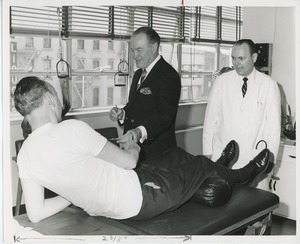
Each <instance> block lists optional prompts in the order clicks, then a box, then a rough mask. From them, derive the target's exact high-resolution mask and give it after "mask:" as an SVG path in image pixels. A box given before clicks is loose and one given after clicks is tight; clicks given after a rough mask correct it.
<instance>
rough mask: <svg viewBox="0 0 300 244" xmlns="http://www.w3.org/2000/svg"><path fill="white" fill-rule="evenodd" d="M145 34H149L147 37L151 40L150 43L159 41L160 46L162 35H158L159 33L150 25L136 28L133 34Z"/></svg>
mask: <svg viewBox="0 0 300 244" xmlns="http://www.w3.org/2000/svg"><path fill="white" fill-rule="evenodd" d="M141 33H143V34H145V35H147V38H148V40H149V42H150V43H155V42H156V43H157V44H158V46H159V44H160V36H159V35H158V33H157V32H156V31H155V30H154V29H153V28H151V27H149V26H143V27H140V28H138V29H136V30H135V31H134V32H133V33H132V35H133V36H135V35H137V34H141Z"/></svg>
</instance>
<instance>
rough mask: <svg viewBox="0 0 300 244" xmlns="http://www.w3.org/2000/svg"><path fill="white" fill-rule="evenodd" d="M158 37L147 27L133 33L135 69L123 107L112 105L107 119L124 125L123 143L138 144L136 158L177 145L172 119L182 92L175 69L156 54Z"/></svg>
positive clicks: (174, 116) (157, 51)
mask: <svg viewBox="0 0 300 244" xmlns="http://www.w3.org/2000/svg"><path fill="white" fill-rule="evenodd" d="M159 45H160V36H159V35H158V34H157V32H156V31H155V30H153V29H152V28H150V27H141V28H139V29H137V30H136V31H134V32H133V34H132V36H131V40H130V48H131V51H132V53H133V58H134V60H135V63H136V67H137V68H138V70H137V71H136V72H135V74H134V76H133V80H132V84H131V87H130V92H129V99H128V103H127V104H126V106H125V107H124V108H123V109H121V108H117V107H114V108H112V110H111V111H110V118H111V119H112V120H113V121H117V120H118V121H119V122H120V123H121V124H124V135H123V136H122V137H120V138H119V141H120V142H121V143H122V142H123V143H124V142H126V140H127V139H128V138H133V139H134V140H135V141H136V142H139V143H140V146H141V152H140V158H139V161H140V162H141V161H144V160H146V159H149V158H153V157H156V156H158V155H160V154H161V153H162V152H164V151H166V150H168V149H170V148H173V147H175V146H176V138H175V120H176V114H177V110H178V103H179V98H180V91H181V81H180V77H179V75H178V73H177V71H176V70H175V69H174V68H173V67H172V66H171V65H170V64H169V63H167V62H166V61H165V60H164V59H163V57H162V56H160V55H159Z"/></svg>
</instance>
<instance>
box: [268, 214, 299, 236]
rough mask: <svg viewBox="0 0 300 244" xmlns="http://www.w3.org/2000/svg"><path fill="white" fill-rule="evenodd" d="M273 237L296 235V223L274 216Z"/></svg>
mask: <svg viewBox="0 0 300 244" xmlns="http://www.w3.org/2000/svg"><path fill="white" fill-rule="evenodd" d="M272 220H273V221H272V230H271V235H296V221H295V220H290V219H286V218H283V217H279V216H276V215H273V219H272Z"/></svg>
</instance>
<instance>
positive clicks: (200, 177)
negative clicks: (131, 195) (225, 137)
mask: <svg viewBox="0 0 300 244" xmlns="http://www.w3.org/2000/svg"><path fill="white" fill-rule="evenodd" d="M213 166H214V163H213V162H211V161H210V160H209V159H207V158H206V157H204V156H196V157H193V158H192V159H191V160H188V161H177V162H176V163H174V164H173V165H172V164H169V163H167V164H164V163H163V162H161V164H160V165H159V166H158V165H155V166H154V165H151V164H143V165H141V166H140V167H139V168H138V169H136V172H137V175H138V177H139V180H140V184H141V188H142V194H143V203H142V207H141V210H140V212H139V214H138V215H137V216H135V217H133V218H132V219H135V220H142V219H149V218H152V217H154V216H156V215H159V214H161V213H163V212H167V211H171V210H175V209H177V208H178V207H179V206H181V205H182V204H184V203H185V202H187V201H188V200H189V199H191V198H192V197H193V196H194V195H195V194H197V191H198V189H199V188H200V186H201V185H202V183H203V182H204V181H205V180H206V179H208V178H210V177H214V176H217V175H218V174H217V172H216V171H215V169H214V167H213Z"/></svg>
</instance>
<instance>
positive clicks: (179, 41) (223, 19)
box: [10, 6, 243, 111]
mask: <svg viewBox="0 0 300 244" xmlns="http://www.w3.org/2000/svg"><path fill="white" fill-rule="evenodd" d="M58 10H59V11H58ZM57 12H59V15H58V14H57ZM242 24H243V9H242V8H241V7H238V6H217V7H213V6H184V7H180V6H169V7H167V6H166V7H163V6H159V7H158V6H62V7H61V6H60V7H55V6H51V7H46V6H45V7H30V8H29V7H22V6H12V7H11V26H10V30H11V46H10V49H11V50H10V55H11V56H10V67H11V88H12V90H13V89H14V86H15V85H14V82H16V80H19V79H20V78H22V77H24V76H27V75H29V74H30V75H37V76H40V77H48V76H49V74H51V75H52V77H51V78H52V79H57V77H56V75H55V74H56V65H55V64H56V63H57V62H58V61H59V56H58V55H57V54H60V53H59V51H60V50H62V56H63V58H64V59H65V60H66V61H67V62H68V63H69V65H70V67H71V69H72V81H71V97H72V102H71V106H72V109H82V108H90V107H95V106H98V107H107V106H112V105H115V104H125V102H126V99H127V96H128V89H129V85H130V82H131V81H130V80H128V76H125V77H124V81H125V82H122V85H121V86H119V85H116V84H117V83H118V82H116V80H115V74H116V73H117V72H118V67H119V65H120V63H122V61H123V60H125V61H126V62H124V63H126V64H127V67H125V68H124V72H125V73H126V74H127V75H129V74H130V77H132V74H133V72H134V71H135V70H136V67H135V65H134V62H133V60H132V57H131V56H130V55H129V47H128V46H129V39H130V36H131V33H132V32H133V31H134V30H135V29H137V28H139V27H141V26H145V25H148V26H152V27H153V28H154V29H155V30H156V31H157V32H158V34H159V35H160V36H161V45H160V54H161V55H162V56H163V57H164V59H165V60H166V61H167V62H169V63H170V64H171V65H172V66H173V67H174V68H175V69H176V70H177V71H178V73H179V74H180V76H181V81H182V91H181V100H180V101H181V102H199V101H204V100H206V99H207V97H208V95H209V93H210V89H211V87H212V73H213V72H214V71H215V70H216V69H218V68H221V67H224V66H230V65H231V63H230V61H231V58H230V52H231V45H232V43H233V42H234V41H235V40H237V39H239V38H240V37H241V33H242ZM59 25H60V26H61V28H62V30H61V34H62V37H63V38H62V41H61V42H59V38H58V37H59V31H58V26H59ZM49 33H51V37H49ZM60 44H61V45H62V46H61V47H60ZM79 50H80V51H79ZM124 63H123V64H124ZM128 64H133V65H132V66H133V68H132V69H129V66H128ZM130 67H131V66H130ZM12 111H13V107H12Z"/></svg>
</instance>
